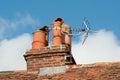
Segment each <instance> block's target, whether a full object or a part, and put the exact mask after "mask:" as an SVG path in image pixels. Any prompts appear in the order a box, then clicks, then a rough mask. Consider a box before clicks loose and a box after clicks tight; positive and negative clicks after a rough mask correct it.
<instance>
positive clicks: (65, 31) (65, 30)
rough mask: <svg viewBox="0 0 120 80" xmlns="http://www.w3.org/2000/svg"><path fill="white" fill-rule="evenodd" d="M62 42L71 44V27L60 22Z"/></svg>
mask: <svg viewBox="0 0 120 80" xmlns="http://www.w3.org/2000/svg"><path fill="white" fill-rule="evenodd" d="M62 33H63V34H64V35H63V38H62V39H63V44H68V45H70V46H71V35H69V34H71V29H70V26H69V25H68V24H62Z"/></svg>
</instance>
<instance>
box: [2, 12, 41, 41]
mask: <svg viewBox="0 0 120 80" xmlns="http://www.w3.org/2000/svg"><path fill="white" fill-rule="evenodd" d="M39 23H40V22H39V20H38V19H34V18H33V17H32V16H31V15H29V14H27V15H22V14H19V15H17V16H15V17H13V18H12V19H6V18H3V17H0V40H1V39H3V38H6V36H10V34H6V32H8V33H10V32H12V33H13V32H17V31H19V32H20V30H25V29H28V28H29V29H30V28H33V27H35V26H37V25H39Z"/></svg>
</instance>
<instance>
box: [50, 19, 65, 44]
mask: <svg viewBox="0 0 120 80" xmlns="http://www.w3.org/2000/svg"><path fill="white" fill-rule="evenodd" d="M63 22H64V21H63V19H62V18H57V19H55V20H54V22H52V25H53V38H52V45H60V44H62V33H61V25H62V24H63Z"/></svg>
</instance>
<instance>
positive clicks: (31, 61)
mask: <svg viewBox="0 0 120 80" xmlns="http://www.w3.org/2000/svg"><path fill="white" fill-rule="evenodd" d="M68 54H70V50H69V46H68V45H61V46H52V47H46V48H40V49H37V50H33V49H32V50H29V51H27V52H26V54H25V55H24V56H25V59H26V62H27V70H28V71H29V72H31V71H39V69H40V68H43V67H54V66H62V65H66V58H65V56H66V55H68Z"/></svg>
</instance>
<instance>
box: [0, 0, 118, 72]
mask: <svg viewBox="0 0 120 80" xmlns="http://www.w3.org/2000/svg"><path fill="white" fill-rule="evenodd" d="M119 4H120V0H114V1H113V0H92V1H90V0H74V1H73V0H71V1H70V0H0V71H6V70H18V69H26V62H25V60H24V57H23V55H24V54H25V52H26V51H27V50H28V49H31V43H32V39H33V34H32V33H33V32H34V31H35V30H37V29H39V28H40V27H42V26H44V25H47V26H49V27H52V25H51V23H52V21H53V20H54V19H55V18H57V17H61V18H63V19H64V22H65V23H66V24H69V25H70V26H71V28H72V29H73V28H81V27H82V22H83V18H84V17H87V19H88V21H89V23H90V28H91V29H92V30H95V31H97V33H90V34H89V37H88V39H87V40H86V42H85V44H84V45H81V43H82V40H83V38H84V35H83V36H77V37H72V54H73V56H74V58H75V61H76V62H77V64H90V63H95V62H115V61H120V33H119V30H120V5H119ZM51 32H52V31H51ZM51 32H50V33H51ZM73 33H74V32H73ZM51 37H52V36H51V35H50V41H49V42H51ZM50 44H51V43H50Z"/></svg>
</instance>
